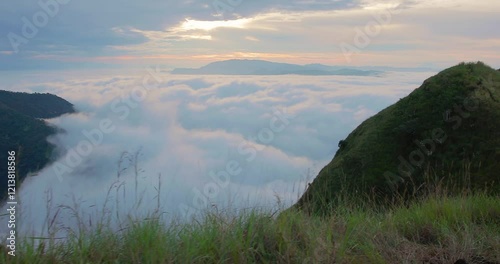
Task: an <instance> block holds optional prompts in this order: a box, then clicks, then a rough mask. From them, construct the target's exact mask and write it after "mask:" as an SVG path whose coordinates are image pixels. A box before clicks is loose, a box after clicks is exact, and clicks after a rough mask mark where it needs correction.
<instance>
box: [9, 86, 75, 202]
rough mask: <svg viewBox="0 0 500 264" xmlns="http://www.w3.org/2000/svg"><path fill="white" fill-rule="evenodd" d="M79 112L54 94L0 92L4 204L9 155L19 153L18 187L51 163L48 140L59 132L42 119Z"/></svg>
mask: <svg viewBox="0 0 500 264" xmlns="http://www.w3.org/2000/svg"><path fill="white" fill-rule="evenodd" d="M73 112H75V110H74V108H73V105H72V104H71V103H69V102H68V101H66V100H64V99H62V98H60V97H58V96H56V95H52V94H28V93H16V92H9V91H2V90H0V150H1V152H0V160H1V161H2V162H0V171H2V172H3V175H4V177H3V178H2V181H1V182H0V200H3V199H4V198H5V195H6V193H7V155H8V154H7V152H8V151H15V152H16V172H17V177H18V180H17V186H19V184H20V183H21V182H22V180H24V178H25V177H26V176H27V175H28V174H29V173H30V172H36V171H38V170H40V169H42V168H43V167H45V165H46V164H47V163H48V162H49V161H50V160H51V158H52V151H53V146H52V145H51V144H50V143H49V142H47V137H49V136H50V135H53V134H55V133H56V132H57V130H56V128H54V127H52V126H49V125H47V124H46V122H45V121H44V120H40V118H54V117H57V116H60V115H62V114H67V113H73Z"/></svg>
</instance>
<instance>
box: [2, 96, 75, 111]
mask: <svg viewBox="0 0 500 264" xmlns="http://www.w3.org/2000/svg"><path fill="white" fill-rule="evenodd" d="M0 104H4V105H5V106H7V107H9V108H11V109H13V110H15V111H17V112H19V113H22V114H25V115H28V116H31V117H35V118H53V117H58V116H60V115H62V114H66V113H73V112H75V110H74V109H73V105H72V104H71V103H70V102H68V101H66V100H64V99H62V98H61V97H58V96H56V95H53V94H49V93H45V94H41V93H34V94H29V93H16V92H9V91H1V90H0Z"/></svg>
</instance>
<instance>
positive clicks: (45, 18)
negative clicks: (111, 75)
mask: <svg viewBox="0 0 500 264" xmlns="http://www.w3.org/2000/svg"><path fill="white" fill-rule="evenodd" d="M0 10H1V11H0V12H1V16H0V70H47V69H81V68H96V67H99V68H103V67H104V68H124V67H128V68H137V67H138V68H140V67H146V66H148V65H163V66H165V67H169V68H174V67H197V66H202V65H204V64H206V63H209V62H212V61H218V60H224V59H238V58H239V59H242V58H251V59H265V60H271V61H278V62H290V63H298V64H307V63H323V64H328V65H357V66H360V65H383V66H394V67H421V66H425V67H434V68H439V69H442V68H445V67H449V66H451V65H454V64H457V63H459V62H461V61H478V60H482V61H484V62H486V63H487V64H489V65H492V66H494V67H495V68H498V67H500V52H499V51H500V50H499V49H500V48H499V47H500V31H499V30H498V24H500V17H499V16H498V14H499V13H500V2H499V1H496V0H477V1H472V0H419V1H417V0H320V1H313V0H286V1H285V0H266V1H263V0H254V1H250V0H201V1H194V0H176V1H172V0H146V1H131V0H126V1H123V0H107V1H97V0H88V1H77V0H38V1H37V0H20V1H2V2H1V3H0Z"/></svg>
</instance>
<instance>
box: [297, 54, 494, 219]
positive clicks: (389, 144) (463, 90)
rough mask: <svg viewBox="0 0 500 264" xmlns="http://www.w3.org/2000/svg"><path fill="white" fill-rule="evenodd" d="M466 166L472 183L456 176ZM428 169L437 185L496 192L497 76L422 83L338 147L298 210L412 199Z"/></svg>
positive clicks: (488, 71) (476, 74) (468, 73)
mask: <svg viewBox="0 0 500 264" xmlns="http://www.w3.org/2000/svg"><path fill="white" fill-rule="evenodd" d="M464 164H466V165H465V166H470V168H469V170H467V171H470V175H462V174H460V173H459V172H460V171H463V166H464ZM430 168H432V170H433V172H434V173H433V175H436V176H435V178H434V179H433V180H436V181H441V182H442V183H443V184H447V185H448V186H455V187H456V188H455V189H458V190H460V189H461V187H463V186H469V185H470V186H471V187H472V189H473V190H476V189H487V190H489V191H491V192H493V193H498V192H499V190H500V189H499V186H500V184H499V174H498V173H499V172H500V72H499V71H496V70H494V69H492V68H490V67H489V66H487V65H485V64H483V63H481V62H478V63H467V64H465V63H461V64H460V65H457V66H455V67H452V68H449V69H447V70H444V71H442V72H440V73H439V74H437V75H436V76H433V77H431V78H429V79H427V80H425V81H424V83H423V84H422V86H420V87H419V88H418V89H416V90H414V91H413V92H412V93H411V94H410V95H408V96H407V97H405V98H403V99H400V100H399V102H397V103H396V104H394V105H392V106H390V107H388V108H386V109H384V110H383V111H381V112H380V113H378V114H377V115H375V116H373V117H371V118H369V119H368V120H366V121H365V122H363V123H362V124H361V125H360V126H358V127H357V128H356V129H355V130H354V131H353V132H352V133H351V134H349V136H348V137H347V138H346V139H345V140H342V141H340V142H339V150H338V151H337V153H336V154H335V157H334V158H333V160H332V161H331V162H330V163H329V164H328V165H327V166H326V167H325V168H323V169H322V170H321V171H320V173H319V175H318V176H317V177H316V179H315V180H314V181H313V183H312V184H311V186H310V188H308V190H307V191H306V192H305V194H304V195H303V196H302V197H301V199H300V200H299V202H298V203H297V205H296V207H298V208H302V209H307V210H308V211H311V212H314V213H320V214H325V213H329V212H330V209H331V207H332V206H334V204H335V202H336V200H337V197H338V196H339V195H340V193H341V192H347V193H358V194H359V195H360V197H363V196H366V195H370V196H375V197H379V199H380V201H381V202H384V201H387V199H392V198H394V197H396V196H401V195H402V196H409V195H413V194H411V193H410V192H409V190H417V191H418V187H419V186H421V185H422V184H423V183H424V182H425V181H426V179H425V178H424V176H423V175H425V173H424V172H425V171H426V170H429V169H430ZM469 176H470V177H469ZM464 179H469V180H467V181H466V180H464ZM452 190H453V188H450V191H452Z"/></svg>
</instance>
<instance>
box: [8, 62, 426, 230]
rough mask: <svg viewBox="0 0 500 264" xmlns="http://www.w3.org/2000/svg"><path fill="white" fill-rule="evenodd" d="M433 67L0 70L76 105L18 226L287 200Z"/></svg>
mask: <svg viewBox="0 0 500 264" xmlns="http://www.w3.org/2000/svg"><path fill="white" fill-rule="evenodd" d="M432 74H433V73H421V72H420V73H411V72H406V73H401V72H397V73H396V72H389V73H386V74H384V75H383V76H381V77H357V76H324V77H321V76H183V75H170V74H168V73H167V72H166V71H163V70H162V69H159V68H150V69H143V70H140V71H136V72H126V73H125V72H116V73H113V71H109V72H107V73H106V72H98V71H96V72H95V73H89V72H86V73H81V72H69V71H68V72H46V73H36V74H35V73H31V74H30V73H15V74H11V73H0V76H2V80H3V82H4V84H3V87H2V89H6V90H12V91H25V92H43V93H45V92H48V93H53V94H56V95H58V96H60V97H63V98H65V99H66V100H68V101H70V102H72V103H73V104H74V105H75V107H76V109H77V110H78V111H79V113H78V114H71V115H64V116H62V117H59V118H55V119H51V120H48V122H49V123H51V124H53V125H54V126H57V127H59V128H60V129H62V130H63V131H64V132H61V133H59V134H57V135H56V136H54V137H51V138H49V139H48V140H49V141H50V142H53V143H54V144H55V145H56V146H57V148H56V149H57V152H58V153H59V156H58V157H57V159H56V161H55V162H54V163H53V164H51V165H49V166H47V167H46V168H44V169H43V170H42V171H40V172H39V173H38V175H36V176H33V177H30V178H28V179H27V180H26V181H25V182H24V183H23V184H22V187H21V188H20V190H18V200H19V201H20V204H19V205H18V210H17V214H18V215H17V223H18V227H19V228H18V232H21V234H25V235H28V234H29V235H46V234H42V233H41V232H42V230H43V232H46V231H47V227H48V226H51V228H52V229H53V230H54V228H56V227H72V228H75V227H76V223H77V222H76V216H78V218H79V219H80V220H81V221H82V222H83V224H85V225H94V226H95V223H97V222H98V220H99V219H102V216H103V214H104V215H105V216H107V217H110V219H111V225H112V226H116V225H117V223H118V222H119V221H122V220H125V219H126V216H127V215H133V216H137V217H141V216H144V215H146V214H147V213H152V212H154V211H155V210H156V209H157V208H158V207H159V208H160V212H164V214H163V216H164V217H166V218H171V217H178V218H180V219H185V218H186V217H190V216H192V215H193V214H196V213H199V212H200V209H204V208H207V207H208V208H217V209H218V210H222V209H225V208H228V207H230V208H232V209H235V210H236V209H242V208H248V207H258V206H263V207H265V208H277V207H278V204H280V205H281V206H289V205H291V204H292V203H293V202H295V201H296V200H297V198H298V197H299V196H300V194H301V193H302V192H303V191H304V189H305V186H307V183H308V182H310V181H312V180H313V178H314V177H315V176H316V174H317V173H318V171H319V170H320V169H321V168H322V167H323V166H324V165H326V164H327V163H328V162H329V161H330V160H331V159H332V158H333V155H334V154H335V151H336V150H337V144H338V142H339V140H341V139H344V138H345V137H346V136H347V135H348V133H349V132H350V131H351V130H352V129H354V128H355V127H356V126H357V125H359V124H360V123H361V122H362V121H363V120H365V119H366V118H367V117H369V116H371V115H373V114H375V113H377V112H378V111H380V110H382V109H383V108H385V107H387V106H389V105H390V104H392V103H394V102H396V101H397V100H398V99H399V98H401V97H404V96H406V95H407V94H408V93H409V92H411V91H412V90H413V89H415V88H417V87H418V86H420V84H421V83H422V82H423V81H424V79H426V78H428V77H430V76H431V75H432ZM160 184H161V186H160ZM158 195H159V196H158ZM66 206H68V207H69V208H72V209H69V208H68V207H66ZM104 207H105V208H104ZM47 209H48V210H47ZM5 210H6V208H5V206H4V207H3V208H2V211H3V212H6V211H5ZM4 217H5V216H3V218H2V219H0V221H2V222H5V221H6V219H5V218H4ZM5 228H6V225H1V228H0V231H3V232H4V233H3V235H5V231H6V230H2V229H5Z"/></svg>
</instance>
